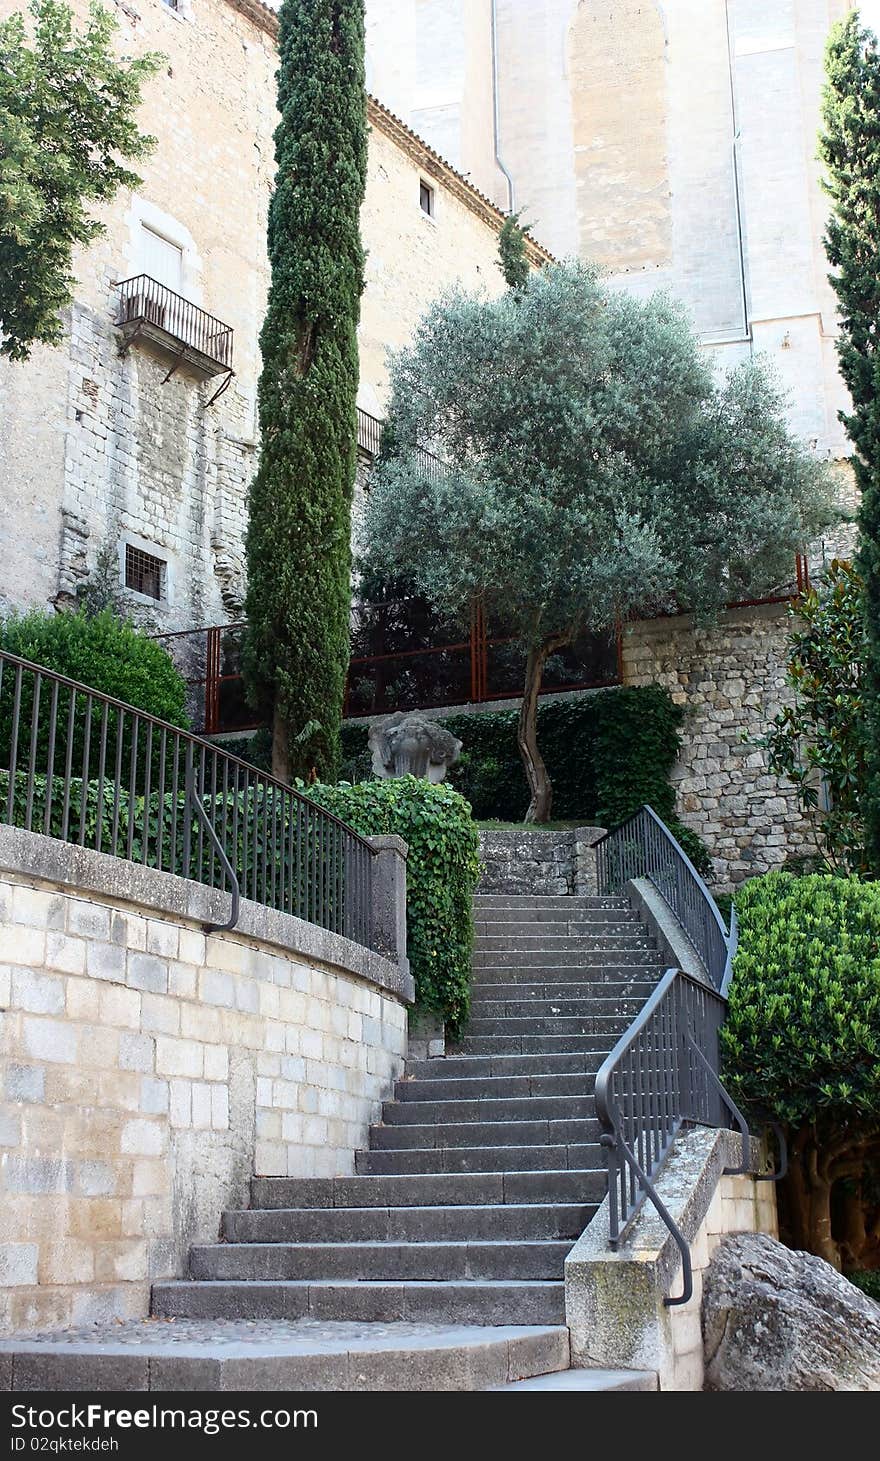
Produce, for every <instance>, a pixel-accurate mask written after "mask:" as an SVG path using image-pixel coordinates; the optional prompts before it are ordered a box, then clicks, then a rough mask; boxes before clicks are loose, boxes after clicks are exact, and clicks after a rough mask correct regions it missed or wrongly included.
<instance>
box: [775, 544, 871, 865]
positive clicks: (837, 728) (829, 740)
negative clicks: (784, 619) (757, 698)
mask: <svg viewBox="0 0 880 1461" xmlns="http://www.w3.org/2000/svg"><path fill="white" fill-rule="evenodd" d="M789 612H790V614H791V619H792V628H791V632H790V633H789V639H788V643H789V653H790V659H789V666H788V674H787V679H788V683H789V685H790V686H791V688H792V689H793V690H794V693H795V699H794V703H793V704H792V705H787V706H786V707H785V708H784V709H783V710H781V711H780V712H779V714H778V715H777V716H776V718H775V720H774V721H773V724H772V726H771V728H770V731H769V734H768V735H767V736H766V737H765V738H764V740H763V742H762V744H763V745H765V746H766V747H767V748H768V750H769V752H770V769H771V771H774V772H775V773H776V775H777V776H786V777H787V778H788V779H789V781H792V782H794V785H795V787H796V789H797V794H798V799H799V800H800V803H801V805H802V807H803V808H804V810H805V811H806V812H807V814H808V815H809V816H810V818H811V819H812V821H813V824H814V827H815V831H816V849H817V858H818V861H819V863H820V864H826V865H827V866H828V867H830V868H832V869H834V870H837V871H843V872H861V871H864V855H865V854H864V848H865V828H864V818H863V808H864V801H865V780H866V774H865V764H866V749H867V747H866V725H865V704H864V697H863V693H862V666H863V664H864V661H865V625H864V618H863V615H862V584H861V580H860V578H859V575H858V573H857V572H856V571H855V569H854V568H853V567H852V565H851V564H850V563H844V562H838V561H835V562H834V563H832V565H831V567H830V569H829V570H828V572H827V573H825V574H823V575H822V577H821V579H820V580H819V583H818V585H817V586H816V587H812V588H810V589H808V590H807V591H806V592H805V593H803V594H801V596H800V597H799V598H798V599H797V600H796V601H795V602H794V603H793V604H792V605H791V608H790V611H789ZM823 801H824V803H825V805H824V807H823V805H822V803H823Z"/></svg>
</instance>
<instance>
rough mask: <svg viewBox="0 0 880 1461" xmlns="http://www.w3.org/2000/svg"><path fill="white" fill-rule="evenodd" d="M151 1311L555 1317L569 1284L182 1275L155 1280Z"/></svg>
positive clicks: (442, 1319) (505, 1319) (514, 1319)
mask: <svg viewBox="0 0 880 1461" xmlns="http://www.w3.org/2000/svg"><path fill="white" fill-rule="evenodd" d="M153 1313H154V1314H155V1315H157V1316H158V1317H162V1318H169V1317H177V1316H180V1317H181V1318H193V1319H251V1320H255V1319H304V1318H306V1317H307V1316H308V1317H311V1318H315V1319H322V1320H326V1319H334V1320H339V1321H345V1320H357V1321H361V1322H371V1323H392V1322H394V1321H401V1320H404V1321H411V1322H415V1323H427V1324H475V1323H477V1324H503V1325H511V1324H513V1325H522V1324H528V1325H532V1324H540V1325H547V1324H549V1325H557V1324H564V1323H565V1285H564V1283H563V1282H562V1281H561V1280H560V1281H556V1280H549V1279H546V1280H535V1279H532V1280H519V1281H517V1280H506V1281H504V1280H494V1281H493V1280H483V1281H477V1280H469V1281H468V1280H458V1281H453V1280H449V1281H447V1282H445V1283H427V1282H423V1283H418V1282H413V1283H400V1282H397V1283H381V1282H370V1281H367V1280H359V1279H353V1280H352V1279H349V1280H345V1279H327V1280H325V1281H324V1282H315V1281H314V1280H299V1281H293V1282H287V1283H256V1282H254V1281H253V1280H244V1281H243V1282H229V1281H218V1282H205V1281H201V1282H200V1281H199V1280H192V1281H187V1280H180V1281H178V1282H170V1283H156V1284H154V1285H153Z"/></svg>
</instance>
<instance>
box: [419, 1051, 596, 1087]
mask: <svg viewBox="0 0 880 1461" xmlns="http://www.w3.org/2000/svg"><path fill="white" fill-rule="evenodd" d="M607 1054H608V1046H607V1043H604V1042H597V1043H596V1044H595V1046H594V1047H592V1048H591V1047H590V1046H585V1047H584V1048H583V1049H582V1050H568V1051H563V1050H560V1051H548V1052H545V1053H544V1054H539V1053H536V1052H534V1051H528V1052H526V1054H522V1053H520V1054H516V1053H514V1054H512V1055H505V1054H503V1053H502V1054H493V1053H492V1052H491V1051H490V1052H489V1053H488V1054H486V1055H467V1054H462V1055H459V1054H454V1055H446V1056H443V1057H440V1058H438V1059H435V1060H410V1061H407V1078H410V1077H411V1078H412V1081H413V1083H415V1082H417V1081H420V1080H423V1079H429V1080H446V1079H447V1078H448V1077H452V1079H453V1080H458V1079H462V1080H482V1079H483V1078H484V1077H486V1076H497V1075H501V1076H528V1077H530V1078H531V1077H532V1076H542V1075H582V1074H583V1075H592V1076H594V1077H595V1073H596V1071H597V1070H598V1069H599V1066H600V1065H601V1064H602V1061H603V1060H604V1059H605V1056H606V1055H607Z"/></svg>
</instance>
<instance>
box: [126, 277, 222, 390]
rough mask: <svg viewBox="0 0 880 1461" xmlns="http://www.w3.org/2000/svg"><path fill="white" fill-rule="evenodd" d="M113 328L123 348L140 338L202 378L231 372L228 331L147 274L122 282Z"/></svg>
mask: <svg viewBox="0 0 880 1461" xmlns="http://www.w3.org/2000/svg"><path fill="white" fill-rule="evenodd" d="M115 288H116V289H117V290H118V291H119V313H118V315H117V318H116V325H117V327H118V328H119V329H121V330H122V331H123V334H124V335H125V341H126V346H128V345H129V344H131V343H132V342H133V341H134V340H135V339H136V338H139V337H144V338H146V339H149V340H152V341H153V343H154V344H158V345H161V346H163V347H164V348H165V349H166V350H167V351H168V352H169V353H170V354H171V355H172V356H175V357H177V359H178V360H185V361H186V362H187V363H188V364H190V365H195V366H196V367H197V368H198V370H199V371H200V372H201V373H202V374H203V375H205V376H210V375H219V374H220V373H221V371H230V372H231V370H232V334H233V332H232V329H231V327H230V326H229V325H224V324H223V323H222V321H220V320H218V319H215V318H214V316H213V315H210V314H208V311H207V310H204V309H200V308H199V306H198V305H197V304H193V302H192V300H190V299H184V298H183V295H181V294H175V292H174V290H173V289H169V288H168V286H167V285H166V284H160V283H159V281H158V280H157V279H151V278H150V276H149V274H136V275H135V276H134V277H133V278H132V279H123V280H121V281H120V282H119V283H118V284H116V286H115Z"/></svg>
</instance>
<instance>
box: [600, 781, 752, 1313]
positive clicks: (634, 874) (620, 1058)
mask: <svg viewBox="0 0 880 1461" xmlns="http://www.w3.org/2000/svg"><path fill="white" fill-rule="evenodd" d="M596 854H597V863H598V887H599V892H600V893H605V894H611V893H620V892H622V891H623V890H624V888H625V887H626V884H627V883H628V882H629V881H630V880H631V879H634V878H647V879H649V880H650V882H651V883H652V884H653V886H654V887H655V888H656V889H657V891H658V892H659V893H660V894H661V896H662V897H663V898H664V899H665V901H666V903H667V904H668V905H669V907H670V909H671V910H672V912H673V913H674V914H675V917H676V918H677V920H678V922H679V923H680V925H681V926H682V927H683V928H684V930H685V931H686V933H687V934H688V936H689V938H690V940H691V942H692V944H693V945H694V949H695V951H696V953H697V954H698V955H699V958H700V961H701V962H702V964H703V967H704V969H705V971H706V976H707V979H706V981H705V982H704V981H703V980H702V979H700V978H697V977H695V976H694V975H693V974H686V973H684V972H683V971H682V970H680V969H668V970H667V971H666V973H665V974H664V976H663V978H662V979H661V980H660V983H659V984H658V985H657V988H656V989H655V991H654V993H653V994H652V996H651V998H650V999H649V1000H648V1002H647V1004H646V1005H645V1007H644V1009H643V1010H642V1011H641V1013H640V1014H639V1015H638V1016H637V1018H636V1019H635V1020H634V1021H633V1023H632V1025H631V1026H630V1028H629V1029H628V1030H627V1031H626V1033H625V1034H624V1035H623V1036H622V1037H621V1039H620V1040H619V1041H618V1042H617V1044H616V1045H615V1047H614V1049H613V1050H612V1052H611V1054H610V1055H609V1056H608V1058H607V1060H606V1061H605V1062H604V1064H603V1065H602V1067H601V1069H600V1071H599V1073H598V1075H597V1077H596V1115H597V1117H598V1120H599V1125H600V1128H601V1132H602V1135H601V1142H602V1145H603V1147H604V1148H605V1152H606V1159H607V1164H608V1207H609V1214H608V1217H609V1242H610V1245H611V1247H612V1248H615V1249H616V1248H617V1247H618V1246H619V1244H620V1243H621V1242H622V1241H623V1239H624V1238H625V1236H626V1234H627V1232H628V1231H629V1229H630V1227H631V1225H632V1223H633V1221H634V1219H635V1218H636V1216H637V1215H638V1213H639V1211H640V1210H641V1208H642V1205H643V1204H644V1202H645V1201H646V1200H650V1201H651V1202H652V1203H653V1205H654V1207H655V1209H656V1210H657V1212H658V1213H659V1215H660V1217H661V1218H662V1220H663V1222H664V1223H665V1224H666V1226H667V1228H668V1229H669V1231H670V1233H671V1234H672V1237H673V1239H674V1241H675V1243H676V1244H677V1246H678V1248H679V1251H680V1253H681V1259H682V1292H681V1293H680V1294H679V1295H677V1296H676V1297H675V1298H667V1299H666V1303H667V1304H685V1303H687V1301H688V1300H689V1299H690V1297H691V1295H692V1293H693V1280H692V1273H691V1259H690V1251H689V1248H688V1244H687V1241H686V1240H685V1238H684V1236H683V1234H682V1232H681V1230H680V1229H679V1227H678V1225H677V1224H676V1222H675V1221H674V1219H673V1218H672V1216H671V1214H670V1212H669V1210H668V1208H667V1207H666V1206H665V1204H664V1203H663V1202H662V1200H661V1198H660V1197H659V1195H658V1193H657V1190H656V1187H655V1186H654V1180H655V1178H656V1177H657V1175H658V1173H659V1171H660V1168H661V1167H662V1165H663V1163H664V1161H665V1160H666V1157H667V1156H668V1154H669V1151H670V1149H671V1147H672V1144H673V1142H674V1140H675V1137H676V1135H677V1133H678V1132H679V1131H680V1130H681V1129H682V1127H683V1126H686V1125H701V1126H710V1127H726V1126H729V1125H730V1124H731V1121H732V1122H733V1124H734V1125H735V1126H736V1127H737V1129H738V1130H739V1132H740V1135H741V1137H742V1142H743V1156H742V1164H741V1166H740V1167H738V1168H736V1169H730V1170H736V1171H743V1172H744V1171H747V1170H749V1166H750V1161H749V1159H750V1142H749V1130H748V1126H747V1124H746V1121H745V1119H744V1117H743V1116H742V1114H741V1113H740V1111H739V1110H738V1108H737V1106H736V1105H735V1103H734V1101H733V1100H732V1099H731V1097H730V1096H729V1095H728V1094H727V1092H726V1091H725V1089H724V1086H723V1085H722V1083H721V1079H720V1076H719V1050H718V1032H719V1030H720V1029H721V1026H722V1024H723V1022H724V1016H725V1012H726V1010H727V1000H726V998H725V995H726V992H727V986H728V984H729V982H730V974H731V970H732V966H733V958H734V954H735V951H736V919H735V915H734V916H733V918H732V919H731V928H730V932H728V931H727V930H726V929H725V927H724V920H723V919H722V917H721V914H720V912H719V910H718V907H717V905H716V903H715V900H714V898H713V897H712V895H711V893H710V892H709V889H708V888H707V887H706V884H705V883H704V882H703V879H702V878H701V877H700V875H699V873H698V872H697V870H696V868H695V867H694V865H693V863H692V862H691V860H690V858H689V857H688V856H687V854H686V853H685V852H684V850H683V849H682V847H681V846H680V845H679V843H678V842H677V841H676V839H675V838H674V837H673V835H672V833H671V832H670V831H669V829H668V827H666V826H664V824H663V822H661V820H660V818H659V817H658V816H657V815H656V813H655V812H654V811H652V809H651V808H650V807H641V808H640V810H639V811H638V812H636V813H635V815H634V816H632V817H630V818H628V820H627V821H625V822H622V823H621V825H620V826H619V827H615V828H614V829H613V830H612V831H610V832H608V833H607V834H606V835H605V836H604V837H603V838H602V839H601V840H600V841H599V842H598V843H597V844H596Z"/></svg>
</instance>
